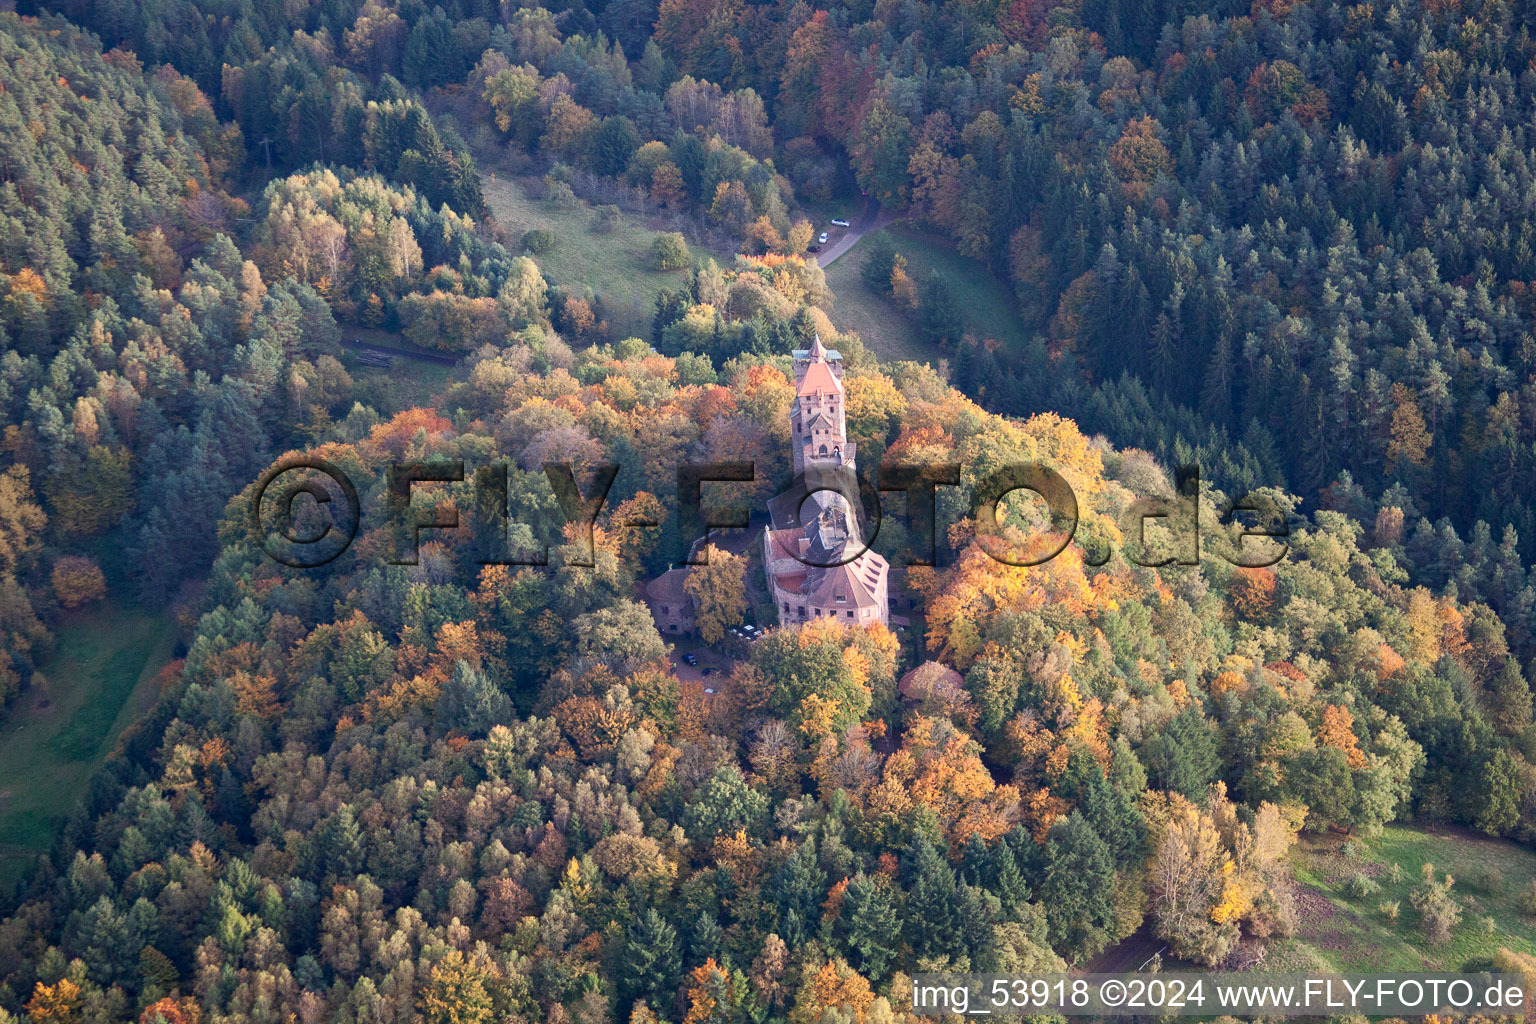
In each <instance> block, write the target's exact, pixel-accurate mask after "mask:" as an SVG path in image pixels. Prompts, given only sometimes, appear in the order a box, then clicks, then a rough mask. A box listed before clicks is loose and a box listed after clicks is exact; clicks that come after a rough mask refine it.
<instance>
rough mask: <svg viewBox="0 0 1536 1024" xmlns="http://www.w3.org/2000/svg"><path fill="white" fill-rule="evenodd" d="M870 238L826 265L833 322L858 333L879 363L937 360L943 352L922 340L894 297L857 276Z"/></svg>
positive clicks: (840, 328) (934, 361)
mask: <svg viewBox="0 0 1536 1024" xmlns="http://www.w3.org/2000/svg"><path fill="white" fill-rule="evenodd" d="M880 233H881V232H876V234H880ZM871 237H873V236H869V235H867V236H865V237H864V238H861V239H859V243H858V244H857V245H855V246H854V247H853V248H852V249H849V250H848V251H847V252H845V253H844V254H843V255H842V257H841V258H840V259H838V260H837V261H836V262H834V263H833V264H832V265H831V266H830V267H827V268H826V271H825V273H826V275H827V287H829V288H831V289H832V294H833V295H834V296H835V299H834V301H833V304H832V323H833V324H835V325H836V326H837V329H838V330H840V331H852V332H853V333H855V334H857V335H858V336H859V340H860V341H862V342H864V345H865V347H866V348H868V349H869V350H870V351H872V352H874V354H875V355H877V356H879V357H880V359H881V361H882V362H890V361H893V360H897V359H911V360H914V361H916V362H919V363H937V362H938V360H939V359H941V358H942V355H941V354H940V353H939V352H938V350H936V349H933V348H930V347H929V346H927V345H925V344H924V343H923V339H922V338H921V337H919V336H918V333H917V328H916V326H914V325H913V323H912V319H911V316H910V314H908V313H906V312H905V311H904V310H903V309H902V308H901V307H900V306H898V305H897V303H896V300H895V299H892V298H890V297H888V296H885V295H877V294H875V293H874V292H872V291H870V290H869V286H868V285H866V284H865V283H864V279H863V278H862V277H860V276H859V273H860V271H862V270H863V269H864V261H865V260H866V259H868V258H869V250H870V245H869V239H870V238H871Z"/></svg>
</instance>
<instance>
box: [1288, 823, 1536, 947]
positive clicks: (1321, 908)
mask: <svg viewBox="0 0 1536 1024" xmlns="http://www.w3.org/2000/svg"><path fill="white" fill-rule="evenodd" d="M1294 858H1295V860H1294V866H1295V871H1296V882H1297V888H1296V903H1297V916H1298V919H1299V929H1298V932H1297V935H1296V938H1295V939H1293V940H1291V941H1289V942H1286V943H1281V944H1276V946H1275V947H1274V948H1273V949H1272V950H1271V951H1270V955H1269V957H1268V958H1267V960H1266V962H1265V964H1264V966H1263V969H1264V970H1272V971H1278V970H1288V969H1290V970H1304V969H1307V968H1308V967H1310V966H1316V965H1328V966H1332V967H1336V968H1338V969H1340V970H1345V971H1350V970H1353V971H1370V972H1382V971H1435V970H1444V971H1457V970H1461V969H1463V968H1464V967H1466V966H1467V965H1469V964H1470V965H1473V966H1475V967H1477V968H1478V969H1482V968H1483V967H1485V966H1486V962H1487V961H1488V960H1489V959H1490V958H1492V956H1493V955H1494V953H1496V952H1497V951H1498V950H1499V949H1500V948H1501V947H1502V948H1505V949H1511V950H1514V951H1516V952H1521V953H1531V954H1536V919H1533V918H1532V917H1531V916H1530V915H1528V914H1525V913H1524V912H1522V910H1521V907H1520V896H1521V893H1522V892H1524V891H1525V890H1526V889H1528V888H1529V887H1530V885H1531V882H1532V880H1533V879H1536V853H1533V852H1532V851H1530V850H1526V849H1523V848H1521V847H1520V846H1517V845H1516V844H1514V843H1511V842H1504V841H1501V840H1496V839H1489V838H1487V837H1486V836H1481V835H1478V834H1476V833H1472V832H1469V831H1465V830H1461V829H1449V828H1420V827H1416V826H1404V825H1388V826H1387V827H1385V828H1384V829H1382V831H1381V833H1380V834H1379V835H1376V836H1373V837H1369V838H1362V837H1342V836H1338V835H1332V834H1318V835H1303V836H1302V837H1301V839H1300V841H1299V843H1298V846H1297V849H1296V852H1295V854H1294ZM1425 863H1430V864H1433V865H1434V867H1435V873H1436V877H1437V878H1438V877H1443V876H1444V875H1445V874H1447V873H1449V874H1450V875H1451V876H1452V877H1453V878H1454V879H1455V880H1456V884H1455V887H1454V888H1453V890H1452V893H1453V895H1454V896H1455V897H1456V899H1457V901H1458V903H1459V904H1460V906H1461V912H1462V917H1461V923H1460V925H1459V926H1457V928H1456V929H1455V931H1454V933H1453V934H1452V936H1451V938H1450V940H1449V941H1448V942H1445V943H1444V944H1441V945H1429V944H1427V943H1426V942H1425V941H1424V936H1423V933H1422V931H1421V930H1420V927H1419V923H1418V914H1417V912H1416V911H1415V910H1414V908H1413V906H1412V905H1411V903H1410V902H1409V897H1410V894H1411V893H1412V892H1413V891H1414V889H1416V888H1417V887H1418V886H1419V885H1420V875H1419V872H1420V870H1421V868H1422V866H1423V865H1424V864H1425ZM1393 865H1396V870H1394V868H1393ZM1357 875H1360V876H1364V877H1365V878H1367V879H1369V880H1370V883H1373V884H1374V885H1375V886H1376V887H1378V891H1376V892H1372V893H1370V894H1369V895H1360V893H1361V892H1362V888H1361V883H1359V882H1354V883H1352V882H1351V880H1352V879H1354V878H1355V876H1357ZM1364 888H1365V889H1369V888H1370V885H1366V886H1364ZM1394 903H1395V904H1397V907H1398V911H1397V913H1398V916H1397V919H1396V920H1393V919H1392V917H1391V916H1390V913H1389V908H1390V906H1391V905H1392V904H1394Z"/></svg>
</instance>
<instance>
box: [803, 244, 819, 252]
mask: <svg viewBox="0 0 1536 1024" xmlns="http://www.w3.org/2000/svg"><path fill="white" fill-rule="evenodd" d="M805 251H806V252H821V246H819V245H808V246H806V247H805Z"/></svg>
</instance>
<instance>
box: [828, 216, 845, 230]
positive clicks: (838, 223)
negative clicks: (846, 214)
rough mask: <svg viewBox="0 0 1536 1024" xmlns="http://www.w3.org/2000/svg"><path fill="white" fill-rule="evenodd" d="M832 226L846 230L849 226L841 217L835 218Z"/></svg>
mask: <svg viewBox="0 0 1536 1024" xmlns="http://www.w3.org/2000/svg"><path fill="white" fill-rule="evenodd" d="M832 226H833V227H835V228H845V227H847V226H848V222H847V221H845V220H843V219H842V218H841V217H833V218H832Z"/></svg>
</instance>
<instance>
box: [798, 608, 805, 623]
mask: <svg viewBox="0 0 1536 1024" xmlns="http://www.w3.org/2000/svg"><path fill="white" fill-rule="evenodd" d="M799 612H800V617H801V618H802V619H803V618H805V605H803V604H802V605H801V606H800V608H799Z"/></svg>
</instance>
